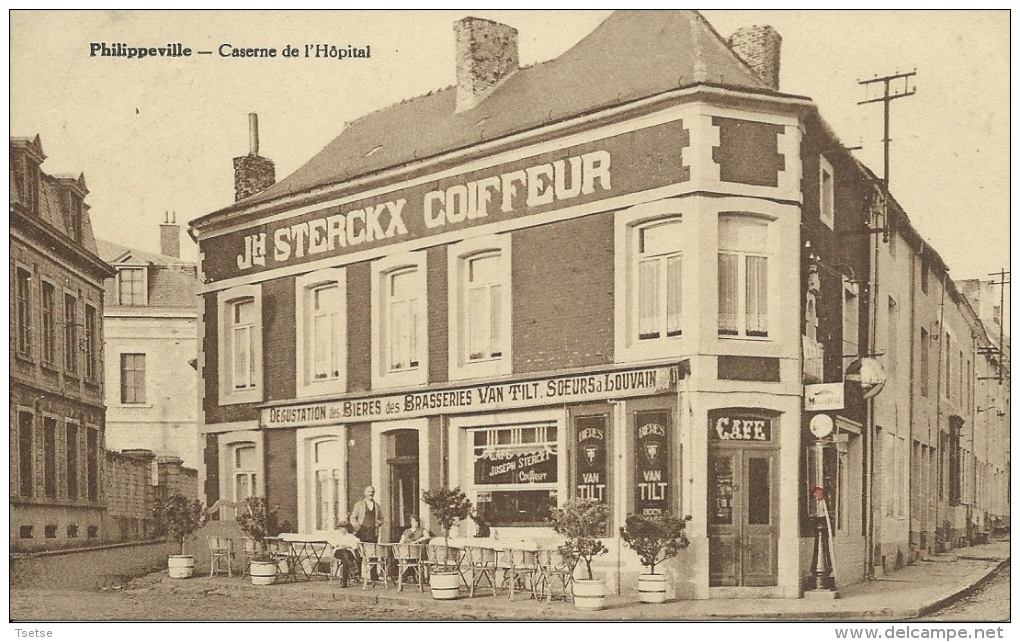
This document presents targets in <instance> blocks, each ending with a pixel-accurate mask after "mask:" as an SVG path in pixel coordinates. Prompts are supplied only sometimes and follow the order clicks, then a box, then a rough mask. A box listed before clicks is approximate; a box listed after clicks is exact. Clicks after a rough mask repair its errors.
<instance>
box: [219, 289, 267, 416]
mask: <svg viewBox="0 0 1020 642" xmlns="http://www.w3.org/2000/svg"><path fill="white" fill-rule="evenodd" d="M218 300H219V314H220V337H219V338H220V342H219V345H220V347H219V366H220V367H219V371H220V403H221V404H234V403H250V402H255V401H261V400H262V386H261V381H262V296H261V289H260V288H259V286H257V285H249V286H242V287H238V288H234V289H233V290H227V291H224V292H221V293H220V294H219V299H218Z"/></svg>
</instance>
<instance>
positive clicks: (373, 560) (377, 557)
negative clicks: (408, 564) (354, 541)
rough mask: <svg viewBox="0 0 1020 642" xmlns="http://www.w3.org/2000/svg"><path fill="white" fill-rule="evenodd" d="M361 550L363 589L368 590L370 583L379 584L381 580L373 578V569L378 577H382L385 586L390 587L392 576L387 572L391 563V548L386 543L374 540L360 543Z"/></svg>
mask: <svg viewBox="0 0 1020 642" xmlns="http://www.w3.org/2000/svg"><path fill="white" fill-rule="evenodd" d="M358 550H360V551H361V590H363V591H366V590H368V583H369V582H372V583H373V585H374V584H378V583H379V580H373V579H372V571H373V570H374V571H375V574H376V577H378V578H382V583H383V588H389V587H390V585H389V581H390V577H389V575H388V574H387V572H386V571H387V566H388V564H389V548H388V547H387V546H386V545H385V544H376V543H374V542H361V543H360V544H358Z"/></svg>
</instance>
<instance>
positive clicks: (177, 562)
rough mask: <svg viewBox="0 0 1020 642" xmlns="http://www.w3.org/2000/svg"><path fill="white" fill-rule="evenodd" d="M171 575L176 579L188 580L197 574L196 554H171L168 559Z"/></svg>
mask: <svg viewBox="0 0 1020 642" xmlns="http://www.w3.org/2000/svg"><path fill="white" fill-rule="evenodd" d="M166 564H167V568H168V569H169V570H170V577H172V578H174V579H175V580H186V579H188V578H189V577H191V576H192V575H194V574H195V556H194V555H170V556H169V557H167V560H166Z"/></svg>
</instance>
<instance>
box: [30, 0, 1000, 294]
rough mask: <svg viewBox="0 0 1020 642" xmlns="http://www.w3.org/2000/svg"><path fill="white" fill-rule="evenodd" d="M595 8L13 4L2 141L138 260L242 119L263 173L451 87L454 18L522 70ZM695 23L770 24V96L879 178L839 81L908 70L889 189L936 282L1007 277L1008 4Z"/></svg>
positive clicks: (198, 200) (869, 138) (196, 193)
mask: <svg viewBox="0 0 1020 642" xmlns="http://www.w3.org/2000/svg"><path fill="white" fill-rule="evenodd" d="M609 13H610V12H609V11H487V10H482V11H462V10H455V11H427V12H426V11H418V12H410V11H404V12H399V11H394V12H378V11H377V12H362V11H320V12H239V11H231V12H215V11H202V12H198V11H86V12H72V11H60V12H46V11H32V12H25V11H14V12H12V13H11V14H10V41H11V68H10V73H11V75H10V91H11V100H10V108H11V114H10V125H11V131H10V133H11V135H15V136H31V135H34V134H37V133H38V134H40V136H41V137H42V143H43V149H44V150H45V152H46V154H47V156H48V159H47V160H46V162H45V163H44V165H43V168H44V170H45V171H47V172H49V173H51V174H55V173H77V172H84V173H85V177H86V181H87V184H88V188H89V190H90V194H89V196H88V198H87V203H89V204H90V205H91V218H92V225H93V228H94V230H95V231H96V235H97V237H99V238H102V239H105V240H108V241H113V242H116V243H120V244H123V245H127V246H130V247H135V248H139V249H142V250H147V251H156V250H158V247H159V244H158V224H159V223H161V222H163V220H164V212H165V211H167V210H170V211H175V212H176V217H177V221H178V222H181V223H186V222H187V221H189V220H192V219H194V218H197V217H199V216H202V215H204V214H207V213H209V212H212V211H214V210H217V209H219V208H221V207H223V206H225V205H228V204H230V203H231V202H232V201H233V168H232V164H231V159H232V158H233V157H235V156H241V155H244V154H246V153H247V152H248V117H247V114H248V113H249V112H252V111H254V112H258V114H259V123H260V139H261V150H260V152H261V154H262V155H263V156H266V157H269V158H271V159H273V161H274V162H275V163H276V172H277V179H278V180H279V179H282V178H283V177H285V176H287V175H289V174H291V173H292V172H294V171H295V170H296V169H297V168H298V167H300V166H301V165H302V164H303V163H304V162H306V161H307V160H308V159H309V158H311V157H312V156H313V155H314V154H315V153H317V152H318V151H319V150H321V149H322V148H323V147H324V146H325V145H326V144H327V143H328V142H329V141H331V140H332V139H333V138H335V137H336V136H337V135H338V134H339V133H340V131H341V130H342V129H343V127H344V125H345V123H347V122H350V121H352V120H354V119H356V118H358V117H359V116H362V115H364V114H367V113H369V112H372V111H375V110H377V109H381V108H383V107H386V106H388V105H391V104H393V103H395V102H399V101H401V100H404V99H407V98H411V97H414V96H418V95H422V94H425V93H428V92H430V91H433V90H435V89H439V88H442V87H446V86H449V85H452V84H453V83H454V80H455V71H454V47H453V26H452V25H453V22H454V21H455V20H457V19H459V18H462V17H464V16H466V15H475V16H479V17H483V18H489V19H492V20H497V21H500V22H505V23H507V24H509V25H511V26H513V27H516V28H517V29H518V31H519V33H520V36H519V38H520V43H519V47H520V60H521V64H522V65H526V64H531V63H535V62H540V61H543V60H548V59H550V58H554V57H556V56H558V55H559V54H561V53H563V52H564V51H566V50H567V49H569V48H570V47H571V46H573V45H574V44H575V43H577V42H578V41H579V40H580V39H581V38H583V37H584V36H585V35H587V34H588V33H590V32H591V31H592V30H593V29H594V28H595V27H596V26H598V24H599V23H600V22H602V21H603V20H604V19H605V18H606V17H607V16H608V15H609ZM703 15H704V16H705V17H706V18H707V19H708V21H709V22H710V23H711V24H712V25H713V26H714V27H715V29H716V30H717V31H718V32H719V33H720V34H722V35H723V36H724V37H725V36H727V35H729V34H730V33H732V32H733V31H735V30H736V29H738V28H740V27H742V26H748V25H752V24H770V25H772V26H773V27H775V28H776V29H777V30H778V31H779V33H780V34H781V35H782V37H783V50H782V63H781V72H780V89H781V90H782V91H784V92H786V93H792V94H797V95H801V96H806V97H809V98H811V99H812V100H814V101H815V103H816V104H817V105H818V106H819V109H820V111H821V114H822V116H823V118H825V119H826V121H827V122H828V123H829V124H830V125H831V127H832V128H833V130H834V131H835V132H836V134H837V135H838V136H839V137H840V140H841V141H842V142H843V144H844V145H846V146H848V147H857V146H860V147H861V148H862V149H861V150H860V151H858V152H855V153H856V154H857V156H858V158H859V159H860V160H861V161H863V162H864V163H865V164H867V165H868V166H870V167H871V168H873V169H874V170H875V173H876V174H878V175H881V173H882V142H881V139H882V106H881V104H870V105H858V102H859V101H861V100H864V99H866V98H868V97H870V96H869V95H868V94H866V93H865V88H864V87H862V86H861V85H859V84H858V80H860V79H866V78H872V77H875V76H876V75H880V76H881V75H888V74H891V73H894V72H897V71H908V70H913V69H915V68H916V70H917V76H916V77H915V84H916V94H915V95H913V96H910V97H906V98H902V99H898V100H895V101H893V103H892V108H891V113H892V124H891V138H892V146H891V170H890V181H891V189H892V192H893V194H894V196H895V197H896V199H897V200H898V201H899V202H900V204H901V205H903V207H904V208H905V210H906V211H907V213H908V216H909V217H910V219H911V220H912V221H913V223H914V226H915V227H916V228H917V230H918V231H919V232H920V234H921V236H922V237H924V238H925V239H927V240H928V241H929V243H930V244H931V245H932V246H933V247H934V248H935V249H936V250H937V251H938V252H939V253H940V254H941V256H942V258H943V259H944V260H945V262H946V263H947V264H948V265H949V267H950V274H951V275H952V277H953V278H955V279H962V278H975V277H985V276H986V275H987V273H989V272H992V271H995V270H998V269H999V268H1000V267H1006V268H1007V269H1008V267H1009V233H1008V232H1009V179H1010V173H1009V161H1010V157H1009V143H1010V137H1009V135H1010V129H1009V125H1010V122H1009V115H1010V112H1009V105H1010V84H1009V83H1010V73H1009V70H1010V67H1009V63H1010V59H1009V46H1010V29H1009V13H1008V12H1006V11H957V12H949V11H834V12H830V11H704V12H703ZM54 34H59V35H57V36H55V35H54ZM94 42H95V43H103V42H105V43H107V45H110V44H113V43H118V42H120V43H126V44H127V45H128V46H160V45H163V44H164V43H178V42H179V43H182V44H183V45H184V46H186V47H190V48H192V49H193V50H194V51H200V50H212V51H213V52H214V54H213V55H211V56H198V55H195V56H192V57H190V58H177V59H173V58H169V59H167V58H145V59H142V60H137V59H132V60H128V59H126V58H123V57H102V56H95V57H92V56H90V44H91V43H94ZM223 43H230V44H232V45H233V46H235V47H275V48H277V49H278V50H279V49H282V48H283V47H284V46H285V45H293V46H295V47H297V48H298V49H299V50H301V51H303V50H304V45H306V44H311V45H314V44H320V43H321V44H327V45H337V46H338V47H346V46H347V45H353V46H357V47H363V46H366V45H368V46H370V47H371V58H369V59H346V60H337V59H335V58H320V59H316V58H303V57H302V58H297V59H285V58H282V57H278V58H276V59H272V60H269V59H228V58H221V57H219V56H218V55H216V54H215V52H216V51H217V50H218V48H219V46H220V45H221V44H223ZM624 54H625V52H617V54H616V55H624ZM565 90H566V91H569V88H566V89H565ZM183 242H184V246H183V248H182V254H183V256H184V257H185V258H189V259H194V258H195V257H196V256H197V251H196V249H195V247H194V246H193V245H192V244H191V243H190V241H188V240H187V239H186V238H185V239H183Z"/></svg>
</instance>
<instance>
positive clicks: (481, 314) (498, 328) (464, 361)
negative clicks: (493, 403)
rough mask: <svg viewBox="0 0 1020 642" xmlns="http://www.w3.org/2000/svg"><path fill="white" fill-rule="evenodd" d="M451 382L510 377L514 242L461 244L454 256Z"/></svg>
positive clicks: (502, 239) (503, 237)
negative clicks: (500, 375) (512, 245)
mask: <svg viewBox="0 0 1020 642" xmlns="http://www.w3.org/2000/svg"><path fill="white" fill-rule="evenodd" d="M450 256H451V259H452V260H453V261H454V265H453V266H452V269H451V271H450V272H451V278H453V279H456V281H455V282H454V283H453V287H451V295H452V298H453V301H452V302H451V315H450V317H451V323H450V331H451V346H455V348H454V349H452V350H451V356H455V358H454V359H451V372H450V374H451V378H468V377H476V376H486V375H498V374H509V373H510V364H511V359H510V318H511V313H510V300H511V299H510V237H509V235H506V234H504V235H499V236H497V237H496V238H495V239H492V238H489V239H486V238H481V239H472V240H470V241H462V242H461V243H460V244H457V246H453V247H452V251H451V252H450Z"/></svg>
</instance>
